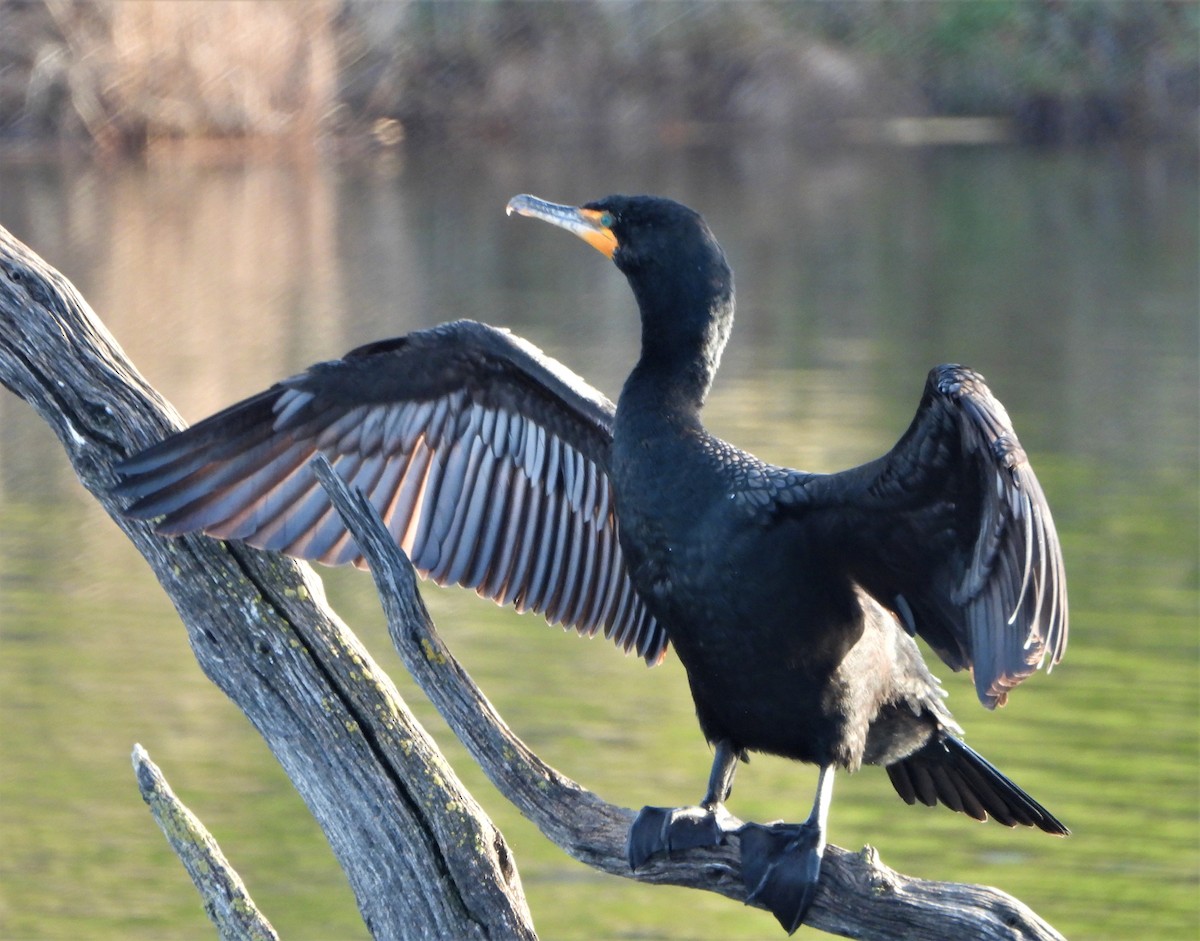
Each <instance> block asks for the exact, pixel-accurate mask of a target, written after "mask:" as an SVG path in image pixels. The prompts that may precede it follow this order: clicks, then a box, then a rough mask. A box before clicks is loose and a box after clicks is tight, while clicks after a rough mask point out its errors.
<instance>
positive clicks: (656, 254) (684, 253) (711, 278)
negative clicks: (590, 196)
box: [508, 196, 733, 392]
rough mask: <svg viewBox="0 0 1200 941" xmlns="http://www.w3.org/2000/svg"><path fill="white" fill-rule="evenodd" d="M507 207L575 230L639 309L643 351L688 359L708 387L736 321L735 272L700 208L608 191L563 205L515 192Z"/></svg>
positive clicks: (512, 211) (701, 384)
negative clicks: (623, 281)
mask: <svg viewBox="0 0 1200 941" xmlns="http://www.w3.org/2000/svg"><path fill="white" fill-rule="evenodd" d="M508 212H509V213H510V214H511V213H514V212H515V213H518V214H520V215H523V216H532V217H533V218H536V219H542V220H543V221H545V222H549V223H551V224H552V225H556V226H558V227H560V228H563V229H566V230H567V231H569V232H573V233H575V234H576V235H578V236H579V237H580V238H582V239H583V240H584V241H585V242H587V243H588V244H589V245H591V246H592V247H593V248H595V249H597V250H599V251H600V252H601V253H602V254H604V255H606V256H607V257H609V258H611V259H612V260H613V262H614V263H615V264H616V266H617V267H618V268H619V269H620V270H621V272H622V273H623V274H624V275H625V277H626V278H627V279H628V281H629V285H630V287H631V288H632V289H633V293H634V297H635V298H636V299H637V302H638V308H639V309H640V311H641V315H642V352H643V357H645V355H646V354H647V353H648V352H650V351H654V352H655V354H656V355H657V356H658V357H659V358H660V360H662V361H666V360H668V359H675V358H676V357H680V358H683V357H691V358H693V361H694V363H695V365H698V366H701V372H702V374H703V381H702V382H701V383H700V386H701V388H702V390H703V392H707V387H708V383H709V382H710V381H711V378H712V373H713V372H715V370H716V366H717V363H718V361H719V360H720V356H721V350H722V349H723V347H724V346H725V341H726V339H727V338H728V336H729V330H730V327H731V325H732V322H733V273H732V271H731V270H730V268H729V264H728V262H727V261H726V260H725V253H724V252H723V251H722V250H721V246H720V245H718V244H717V240H716V239H715V238H714V237H713V234H712V232H711V231H710V230H709V228H708V225H707V224H706V223H705V222H704V219H703V218H701V216H700V214H699V213H698V212H695V211H694V210H692V209H689V208H688V207H687V206H684V205H682V204H680V203H677V202H675V201H674V200H671V199H664V198H662V197H659V196H606V197H604V199H599V200H596V201H595V202H590V203H586V204H585V205H583V206H561V205H558V204H556V203H549V202H546V201H545V200H543V199H539V198H537V197H536V196H514V197H513V198H512V199H511V200H510V201H509V203H508Z"/></svg>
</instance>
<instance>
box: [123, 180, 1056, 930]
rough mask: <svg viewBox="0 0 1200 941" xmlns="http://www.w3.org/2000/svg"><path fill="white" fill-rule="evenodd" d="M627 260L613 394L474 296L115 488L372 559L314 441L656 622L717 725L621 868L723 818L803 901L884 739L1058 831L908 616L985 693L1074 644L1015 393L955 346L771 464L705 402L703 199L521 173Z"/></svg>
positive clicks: (713, 250) (965, 802) (993, 693)
mask: <svg viewBox="0 0 1200 941" xmlns="http://www.w3.org/2000/svg"><path fill="white" fill-rule="evenodd" d="M508 210H509V212H510V213H511V212H516V213H520V214H521V215H527V216H533V217H535V218H539V219H543V220H545V221H547V222H550V223H553V224H554V225H557V226H560V227H562V228H565V229H567V230H569V231H571V232H574V233H575V234H576V235H579V236H581V237H582V238H584V239H585V240H586V241H588V242H589V243H590V244H591V245H593V246H594V247H596V248H598V249H599V250H600V251H601V252H603V253H604V254H605V255H607V256H608V257H609V258H611V259H612V260H613V261H614V262H615V263H616V265H617V267H618V268H619V269H620V270H621V272H622V273H624V275H625V277H626V278H627V279H628V281H629V284H630V287H631V288H632V289H633V293H634V296H635V298H636V299H637V305H638V308H639V310H640V312H641V323H642V351H641V358H640V359H639V360H638V363H637V365H636V366H635V367H634V369H633V372H632V373H631V374H630V376H629V378H628V380H627V381H626V383H625V387H624V389H623V390H622V392H621V397H620V400H619V401H618V403H617V405H616V407H615V408H614V407H613V406H612V404H611V403H609V402H608V401H607V400H606V399H605V398H604V397H603V396H602V395H600V394H599V393H598V392H596V391H595V390H594V389H592V388H591V387H589V386H588V385H587V384H586V383H584V382H583V381H582V380H581V379H579V378H578V377H577V376H575V375H573V374H572V373H570V372H569V371H568V370H566V369H565V368H564V367H562V366H561V365H560V364H558V363H557V362H555V361H553V360H551V359H549V358H548V357H546V356H544V355H542V354H541V353H540V352H539V351H538V350H536V349H535V348H533V347H532V346H530V345H529V344H528V343H526V342H524V341H523V340H520V339H519V338H517V337H515V336H512V335H511V334H509V333H507V332H505V331H502V330H497V329H495V328H492V327H488V326H485V325H483V324H479V323H472V322H466V321H460V322H457V323H451V324H445V325H442V326H440V327H436V328H434V329H432V330H424V331H420V332H417V333H412V334H409V335H408V336H405V337H401V338H399V339H394V340H385V341H383V342H380V343H375V344H371V345H369V346H365V347H361V348H359V349H356V350H354V351H352V352H351V353H349V354H348V355H347V356H346V357H345V358H344V359H340V360H336V361H333V362H327V363H320V364H318V365H315V366H313V367H311V368H310V369H308V370H306V371H305V372H303V373H301V374H300V375H298V376H294V377H292V378H290V379H286V380H284V381H283V382H280V383H279V384H277V385H275V386H273V387H272V388H270V389H268V390H267V391H265V392H262V393H260V394H259V395H256V396H253V397H251V398H249V399H247V400H245V401H243V402H240V403H238V404H236V405H233V406H231V407H230V408H228V409H226V410H225V411H223V412H221V413H219V414H217V415H214V416H213V417H211V418H208V419H206V420H205V421H202V422H200V423H199V424H197V425H195V426H193V427H191V428H189V429H187V430H185V431H182V432H180V433H178V434H176V435H173V436H171V437H170V438H168V439H167V440H165V441H163V442H162V443H160V444H158V445H155V446H154V447H152V448H150V449H149V450H147V451H145V452H143V453H142V454H139V455H137V456H135V457H132V458H131V459H129V460H127V461H125V462H124V463H123V464H122V465H121V466H120V467H119V471H120V473H121V475H122V477H123V482H122V483H121V484H120V485H119V487H118V490H119V492H120V493H122V494H124V495H126V496H129V497H133V498H135V500H134V502H133V504H132V506H130V507H129V510H128V513H129V514H130V515H131V516H134V517H139V518H144V519H150V518H156V517H159V518H160V519H159V522H158V524H157V525H158V530H159V531H160V532H163V533H184V532H190V531H195V530H203V531H204V532H206V533H209V534H211V535H214V536H219V537H222V538H227V539H242V540H245V541H246V542H249V543H250V544H252V545H255V546H259V547H262V548H267V549H276V550H279V551H281V552H286V553H288V554H290V555H295V556H300V557H303V558H306V559H313V560H317V561H321V562H325V563H329V564H339V563H345V562H354V563H356V564H362V558H361V556H360V554H359V552H358V550H357V548H356V546H355V545H354V542H353V540H352V539H351V538H350V537H349V535H348V534H347V532H346V530H345V528H344V526H343V525H342V522H341V520H340V519H339V518H338V516H337V514H336V513H335V512H334V511H333V510H332V508H331V506H330V502H329V500H328V498H327V497H326V496H325V493H324V491H323V490H322V489H321V487H320V486H319V485H318V483H317V481H316V480H315V478H314V477H313V475H312V473H311V472H310V471H309V470H308V469H307V467H306V462H307V461H308V460H309V458H310V457H311V456H312V455H313V454H314V453H315V452H317V451H322V452H324V453H325V454H326V456H327V457H328V458H329V459H330V461H331V462H333V464H334V466H335V467H336V468H337V470H338V471H339V473H341V474H342V476H343V477H344V478H345V479H346V480H347V481H348V482H349V483H350V484H351V486H353V487H356V488H358V489H360V490H362V491H363V492H364V493H365V494H366V495H367V496H368V497H369V498H370V500H371V502H372V503H373V504H374V505H375V507H376V508H377V509H378V510H379V512H380V514H381V515H382V517H383V519H384V520H385V522H386V524H387V525H388V527H389V528H390V530H391V532H392V533H393V534H394V536H395V538H396V540H397V541H398V542H399V543H400V544H401V545H402V546H403V547H404V549H405V550H406V551H407V552H408V554H409V556H410V557H411V559H412V561H413V564H414V565H415V566H416V567H417V569H418V570H420V571H421V572H422V573H423V574H424V575H426V576H428V577H430V578H433V579H434V580H435V581H437V582H439V583H447V582H457V583H458V584H460V585H465V586H468V587H471V588H474V589H475V590H476V591H477V592H479V593H480V594H481V595H484V596H486V597H489V598H493V599H495V600H496V601H498V602H501V603H512V604H515V605H516V607H517V608H518V609H520V610H525V609H532V610H535V611H540V612H542V613H543V614H544V615H545V617H546V618H547V620H549V621H551V622H552V623H558V624H562V625H564V626H572V627H574V628H576V629H577V630H578V631H580V632H582V633H585V634H593V633H595V632H596V631H598V630H600V629H601V628H603V630H604V632H605V634H606V635H608V636H611V637H612V638H613V639H614V640H615V641H616V642H617V643H618V644H619V645H620V646H621V647H623V648H625V649H626V650H636V651H637V652H638V654H639V655H641V656H642V657H644V658H645V659H646V660H647V661H648V662H649V663H655V662H657V661H659V660H660V659H661V658H662V657H663V655H664V653H665V651H666V648H667V645H668V643H670V644H672V645H674V647H675V649H676V651H677V652H678V655H679V659H680V661H681V662H682V663H683V665H684V667H685V668H686V670H687V676H688V681H689V683H690V685H691V690H692V695H693V697H694V699H695V703H696V713H697V717H698V719H699V722H700V727H701V729H702V730H703V732H704V735H705V737H706V738H707V739H708V741H709V742H710V743H712V744H713V746H714V747H715V752H716V754H715V759H714V762H713V767H712V773H711V776H710V779H709V783H708V790H707V792H706V793H705V795H704V797H703V799H702V800H701V801H700V804H699V805H698V806H696V807H690V808H675V809H669V808H655V807H646V808H644V809H643V810H642V811H641V813H640V814H639V815H638V817H637V819H636V820H635V822H634V824H633V826H632V828H631V831H630V837H629V857H630V863H631V865H632V866H634V867H635V868H636V867H638V866H640V865H642V864H643V863H644V862H645V861H646V860H647V859H648V858H649V857H651V856H652V855H654V854H655V853H658V852H662V851H670V850H678V849H683V848H687V847H691V846H700V845H711V844H715V843H718V842H721V841H722V840H724V839H725V837H726V836H727V834H729V833H730V832H736V833H737V835H738V838H739V839H740V843H741V852H742V860H743V871H744V875H745V879H746V885H747V892H748V896H747V898H748V900H750V899H753V900H758V901H760V902H762V903H763V904H765V905H766V906H767V907H768V908H770V909H771V910H772V911H773V912H774V914H775V915H776V916H777V917H778V918H779V920H780V922H781V923H782V924H783V926H784V927H785V928H786V929H787V930H789V931H792V930H794V929H795V928H796V927H797V926H798V925H799V924H800V922H801V920H802V919H803V917H804V913H805V910H806V909H807V907H808V905H809V903H810V902H811V900H812V897H813V894H814V892H815V888H816V884H817V880H818V876H819V872H820V864H821V855H822V852H823V850H824V847H825V821H826V817H827V813H828V809H829V800H830V795H831V793H832V783H833V771H834V769H835V768H837V767H842V768H846V769H848V770H850V771H853V770H856V769H857V768H858V767H859V766H860V765H861V764H863V763H864V762H866V763H868V764H875V765H882V766H884V767H885V768H886V769H887V771H888V775H889V777H890V778H891V780H892V784H893V785H894V786H895V788H896V790H897V791H898V792H899V794H900V796H901V797H902V798H903V799H904V800H905V801H906V802H908V803H910V804H911V803H914V802H915V801H918V800H919V801H921V802H922V803H924V804H929V805H933V804H936V803H939V802H940V803H942V804H945V805H946V806H948V807H950V808H952V809H953V810H957V811H960V812H962V813H965V814H968V815H969V816H971V817H974V818H976V819H978V820H984V819H986V818H987V817H989V816H991V817H993V818H995V819H996V820H998V821H999V822H1001V823H1003V824H1006V825H1008V826H1015V825H1018V824H1021V825H1025V826H1035V827H1039V828H1041V829H1042V830H1045V831H1047V832H1049V833H1057V834H1065V833H1066V832H1067V829H1066V827H1064V826H1063V825H1062V824H1061V823H1060V822H1059V821H1058V820H1056V819H1055V818H1054V817H1053V816H1052V815H1051V814H1050V813H1049V812H1048V811H1046V810H1045V808H1043V807H1042V806H1041V805H1040V804H1038V803H1037V802H1036V801H1035V800H1033V799H1032V798H1031V797H1029V795H1027V794H1026V793H1025V792H1024V791H1022V790H1021V789H1020V788H1019V787H1017V786H1016V785H1015V784H1013V783H1012V782H1011V781H1009V780H1008V779H1007V778H1006V777H1005V776H1004V775H1003V774H1001V773H1000V772H999V771H998V770H996V769H995V768H994V767H993V766H992V765H991V764H989V763H988V762H987V761H985V760H984V759H983V758H982V757H980V756H979V755H977V754H976V753H975V752H974V751H972V750H971V749H970V748H968V747H967V746H966V745H964V744H963V743H962V742H961V741H960V740H959V739H958V738H957V737H956V736H957V735H959V734H961V732H960V730H959V727H958V726H957V725H956V724H955V722H954V720H953V719H952V718H951V716H950V713H949V712H948V711H947V709H946V707H945V706H944V705H943V702H942V700H943V697H944V695H945V694H944V693H943V691H942V689H941V688H940V687H939V685H938V683H937V681H936V680H935V679H934V677H933V676H932V675H930V673H929V671H928V669H927V668H926V666H925V664H924V662H923V661H922V659H921V655H920V653H919V651H918V649H917V646H916V643H915V642H914V640H913V638H912V636H911V635H913V634H920V635H921V636H922V637H923V638H925V640H926V641H928V643H929V644H930V645H931V646H932V647H933V649H934V650H935V651H937V653H938V655H939V656H940V657H941V658H942V659H943V660H944V661H945V662H946V663H947V664H948V665H949V666H950V667H951V668H953V669H955V670H959V669H963V668H970V669H971V670H973V672H974V679H975V687H976V690H977V692H978V695H979V698H980V700H981V701H982V702H983V704H984V705H985V706H987V707H989V708H993V707H995V706H996V705H998V704H1001V703H1003V702H1004V700H1005V698H1006V696H1007V695H1008V691H1009V690H1010V689H1012V688H1013V687H1014V686H1016V685H1017V684H1018V683H1020V682H1021V681H1022V680H1023V679H1025V677H1027V676H1029V675H1030V674H1031V673H1032V672H1034V671H1035V670H1036V669H1037V668H1038V667H1039V666H1040V665H1041V664H1042V662H1043V661H1044V659H1045V657H1046V656H1047V654H1049V655H1050V657H1051V659H1052V661H1054V662H1057V661H1058V659H1059V658H1060V657H1061V655H1062V653H1063V650H1064V648H1065V646H1066V639H1067V597H1066V584H1065V578H1064V574H1063V565H1062V557H1061V553H1060V550H1059V544H1058V538H1057V536H1056V534H1055V530H1054V524H1053V522H1052V520H1051V518H1050V511H1049V509H1048V507H1047V505H1046V501H1045V498H1044V496H1043V494H1042V489H1041V487H1040V486H1039V484H1038V481H1037V478H1036V477H1034V474H1033V471H1032V469H1031V468H1030V466H1029V463H1028V461H1027V460H1026V457H1025V452H1024V451H1023V450H1022V449H1021V446H1020V444H1019V443H1018V442H1017V437H1016V435H1015V433H1014V432H1013V429H1012V426H1011V424H1010V422H1009V418H1008V415H1007V414H1006V413H1005V411H1004V407H1003V406H1002V405H1001V404H1000V403H999V402H998V401H997V400H996V399H995V398H994V397H993V396H992V394H991V392H990V391H989V390H988V388H987V386H986V385H985V384H984V381H983V379H982V377H980V376H979V375H978V374H976V373H974V372H972V371H970V370H969V369H966V368H963V367H961V366H952V365H949V366H939V367H937V368H935V369H934V370H933V371H932V372H931V373H930V374H929V378H928V380H927V382H926V384H925V391H924V394H923V395H922V397H921V402H920V405H919V406H918V407H917V413H916V416H915V417H914V418H913V421H912V424H911V425H910V426H909V428H908V430H907V431H906V432H905V433H904V435H903V436H902V437H901V438H900V440H899V442H898V443H897V444H896V446H895V447H894V448H892V450H891V451H889V452H888V453H887V454H885V455H884V456H883V457H881V458H879V459H877V460H875V461H871V462H870V463H868V464H864V465H862V466H860V467H856V468H853V469H851V470H847V471H843V472H841V473H838V474H809V473H804V472H802V471H797V470H790V469H788V468H784V467H775V466H771V465H769V464H765V463H763V462H762V461H760V460H758V459H757V458H755V457H753V456H752V455H750V454H747V453H746V452H744V451H740V450H738V449H737V448H735V447H733V446H732V445H730V444H727V443H726V442H724V441H721V440H719V439H717V438H715V437H713V436H712V435H710V434H709V433H708V432H707V431H705V429H704V427H703V425H702V424H701V421H700V410H701V407H702V406H703V404H704V400H705V397H706V395H707V393H708V390H709V385H710V384H711V382H712V379H713V375H714V373H715V372H716V369H717V363H718V361H719V360H720V357H721V351H722V349H723V348H724V346H725V341H726V339H727V337H728V336H729V330H730V326H731V324H732V321H733V276H732V273H731V271H730V269H729V265H728V264H727V263H726V260H725V256H724V254H723V252H722V251H721V248H720V246H719V245H718V244H717V242H716V240H715V239H714V238H713V236H712V233H711V232H710V231H709V229H708V227H707V226H706V225H705V223H704V221H703V220H702V219H701V218H700V216H699V215H697V214H696V213H695V212H693V211H692V210H690V209H688V208H686V207H684V206H681V205H679V204H678V203H675V202H672V201H670V200H667V199H659V198H653V197H645V196H639V197H624V196H610V197H608V198H606V199H602V200H600V201H598V202H595V203H589V204H588V205H586V206H584V207H582V208H573V207H568V206H558V205H554V204H552V203H547V202H544V201H542V200H540V199H536V198H534V197H531V196H517V197H515V198H514V199H513V200H512V201H511V202H510V203H509V205H508ZM750 751H760V752H769V753H771V754H776V755H782V756H784V757H787V758H793V759H796V760H799V761H805V762H811V763H813V764H816V765H818V766H819V767H820V778H819V783H818V787H817V796H816V800H815V803H814V806H813V809H812V814H811V816H810V817H809V818H808V820H807V821H806V822H805V823H803V824H800V825H785V824H775V825H772V826H762V825H759V824H744V825H740V826H739V825H738V822H737V821H735V820H734V818H732V817H731V816H730V815H729V813H728V812H727V811H726V810H725V808H724V801H725V800H726V798H727V797H728V796H729V793H730V790H731V786H732V783H733V776H734V770H735V768H736V765H737V761H738V759H740V758H745V756H746V754H747V752H750Z"/></svg>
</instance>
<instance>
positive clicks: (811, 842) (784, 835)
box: [738, 823, 825, 934]
mask: <svg viewBox="0 0 1200 941" xmlns="http://www.w3.org/2000/svg"><path fill="white" fill-rule="evenodd" d="M738 836H739V837H740V838H741V844H742V881H743V882H744V883H745V884H746V891H747V895H746V902H747V903H750V902H759V903H761V904H762V905H764V906H766V908H767V909H768V910H769V911H770V912H771V914H772V915H774V916H775V917H776V918H778V919H779V923H780V924H781V925H783V929H784V931H786V932H787V933H788V934H791V933H792V932H794V931H795V930H796V929H797V928H799V927H800V924H801V922H803V921H804V915H805V913H806V912H807V911H808V907H809V905H811V904H812V900H813V898H814V897H815V896H816V894H817V881H818V879H819V878H820V875H821V857H822V855H823V854H824V852H825V838H824V834H823V832H822V830H821V828H820V827H818V826H816V825H814V824H813V823H801V824H785V823H776V824H772V825H770V826H763V825H762V824H759V823H747V824H744V825H743V826H742V828H741V829H740V830H739V831H738Z"/></svg>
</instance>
